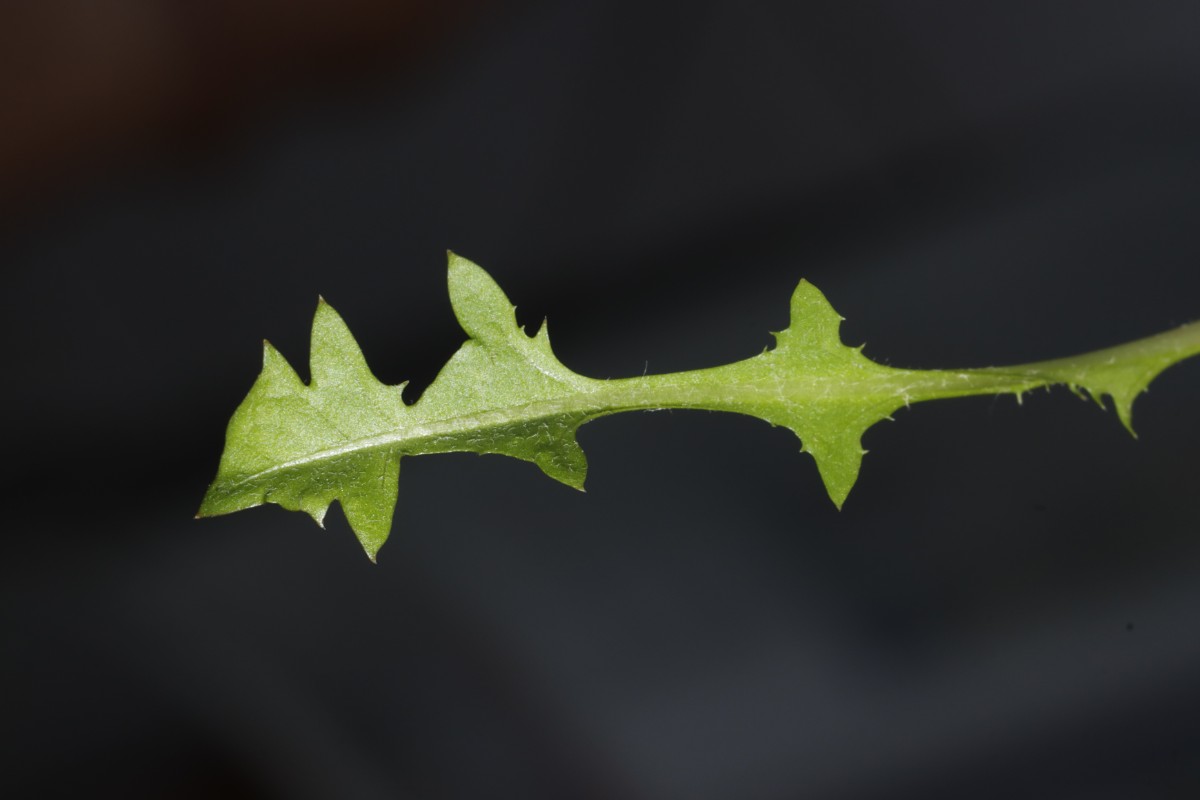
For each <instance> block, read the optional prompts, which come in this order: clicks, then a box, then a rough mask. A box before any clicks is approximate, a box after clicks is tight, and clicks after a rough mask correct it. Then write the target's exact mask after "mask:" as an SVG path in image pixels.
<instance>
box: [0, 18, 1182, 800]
mask: <svg viewBox="0 0 1200 800" xmlns="http://www.w3.org/2000/svg"><path fill="white" fill-rule="evenodd" d="M1197 41H1200V6H1197V4H1196V3H1195V2H1194V0H1180V1H1179V2H1170V1H1169V0H1168V1H1166V2H1155V3H1137V4H1135V3H1125V2H1110V1H1108V0H1101V1H1099V2H1068V3H1058V2H1045V1H1044V0H1042V1H1041V2H1013V0H1005V2H992V0H975V2H970V3H951V2H941V3H930V2H919V1H918V2H904V3H900V2H892V3H885V2H868V3H848V2H841V1H840V0H830V1H829V2H802V3H777V4H743V3H734V2H715V1H714V2H695V3H640V2H620V1H618V0H607V1H606V0H581V1H580V2H574V3H552V2H527V3H513V4H487V3H484V2H482V1H481V0H480V1H478V2H439V3H434V2H429V1H428V0H409V2H383V1H382V0H353V1H352V2H348V1H347V0H341V2H338V3H334V2H332V0H304V2H294V1H293V2H289V3H284V2H280V1H279V0H238V1H237V2H234V1H233V0H228V1H223V2H209V3H204V4H199V3H195V4H193V3H186V2H182V0H179V1H177V2H172V0H124V1H123V2H116V1H114V2H107V3H92V2H88V1H87V0H44V1H43V2H40V3H36V4H34V3H28V4H22V3H11V4H5V5H3V6H0V53H2V54H3V56H2V59H3V63H4V64H5V67H4V69H3V71H2V72H0V209H2V212H0V264H3V266H4V276H5V278H4V289H5V299H6V302H5V310H6V313H5V314H4V316H3V321H2V323H0V324H2V325H3V340H2V341H3V344H4V359H3V370H4V375H5V378H4V388H5V391H4V392H3V398H4V406H5V409H4V410H5V414H4V420H5V423H6V428H5V451H6V453H7V457H6V458H5V459H4V470H5V475H4V480H3V486H4V491H5V495H6V497H5V502H4V505H5V517H4V526H3V534H2V536H0V679H2V685H3V690H2V691H0V734H2V736H3V742H2V743H0V744H2V745H3V746H2V748H0V795H3V796H4V797H6V798H7V797H12V798H40V797H109V796H112V797H123V798H210V797H220V798H314V799H316V798H352V799H355V800H357V798H427V799H428V800H438V799H439V798H490V797H497V798H509V797H513V798H529V799H530V800H539V799H540V798H696V799H697V800H707V799H710V798H711V799H712V800H718V799H723V798H737V799H738V800H745V799H747V798H754V799H757V798H761V799H762V800H773V799H774V798H792V797H805V798H853V799H854V800H883V799H885V798H964V797H970V798H1012V797H1035V798H1041V797H1046V798H1089V799H1094V798H1126V797H1136V798H1151V797H1154V798H1157V797H1166V798H1174V797H1196V796H1200V492H1198V491H1197V488H1196V474H1197V473H1196V466H1195V465H1196V453H1197V451H1198V449H1200V422H1198V418H1197V415H1196V408H1197V403H1198V402H1200V363H1186V364H1184V365H1182V366H1179V367H1177V368H1175V369H1173V370H1171V371H1169V372H1167V373H1166V374H1165V375H1164V376H1163V377H1162V378H1160V379H1159V381H1158V382H1156V383H1155V384H1154V387H1153V389H1152V391H1151V393H1150V394H1149V395H1147V396H1145V397H1143V398H1142V399H1141V400H1139V402H1138V405H1137V410H1136V414H1135V417H1136V419H1135V422H1136V424H1137V427H1138V431H1139V434H1140V439H1139V440H1137V441H1135V440H1134V439H1132V438H1131V437H1129V436H1128V435H1127V434H1126V433H1125V432H1124V431H1123V430H1122V429H1121V427H1120V425H1119V424H1118V423H1117V421H1116V419H1115V416H1113V415H1112V414H1111V413H1102V412H1100V411H1099V410H1098V409H1097V408H1096V407H1095V406H1094V405H1093V404H1088V403H1082V402H1080V401H1079V400H1078V399H1076V398H1075V397H1073V396H1071V394H1070V393H1068V392H1066V391H1055V392H1050V393H1044V392H1038V393H1035V394H1034V395H1032V396H1029V397H1027V398H1026V400H1025V403H1024V404H1023V405H1020V406H1018V405H1017V404H1016V402H1014V401H1013V400H1012V399H1011V398H1000V399H988V398H976V399H971V400H963V401H955V402H947V403H944V404H927V405H924V406H919V407H916V408H914V409H912V410H910V411H905V412H902V413H900V414H898V415H897V419H896V422H895V423H894V424H883V425H881V426H879V427H877V428H876V429H874V430H872V431H871V432H870V433H869V434H868V436H867V438H866V442H865V444H866V446H867V447H868V448H869V449H870V450H871V451H872V453H871V455H870V456H868V458H867V459H866V461H865V464H864V470H863V473H862V477H861V479H860V482H859V484H858V486H857V488H856V489H855V491H854V492H853V493H852V494H851V496H850V499H849V501H848V503H847V504H846V507H845V510H844V511H842V512H841V513H838V512H836V511H835V510H834V509H833V506H832V504H831V503H830V502H829V500H828V498H827V497H826V496H825V494H824V490H823V488H822V486H821V484H820V481H819V479H818V477H817V475H816V470H815V468H814V465H813V464H812V462H811V460H810V459H809V458H808V457H807V456H803V455H800V454H798V453H797V449H798V446H797V443H796V441H795V440H794V438H793V437H791V435H790V434H788V433H786V432H784V431H782V430H775V429H771V428H770V427H769V426H767V425H764V424H763V423H761V422H758V421H755V420H752V419H748V418H738V417H733V416H729V415H715V414H708V415H706V414H700V413H682V412H680V413H661V414H646V415H624V416H621V417H617V418H613V419H607V420H603V421H600V422H596V423H593V424H591V425H589V426H588V427H586V428H584V429H583V431H582V433H581V441H582V443H583V445H584V447H585V449H586V450H587V452H588V454H589V457H590V461H591V477H590V478H589V491H588V493H587V494H586V495H580V494H578V493H575V492H573V491H571V490H569V489H567V488H565V487H563V486H561V485H558V484H555V483H554V482H552V481H550V480H548V479H546V478H545V477H543V476H542V475H540V474H539V473H538V472H537V470H536V469H535V468H534V467H532V466H531V465H529V464H525V463H521V462H515V461H510V460H506V459H502V458H494V457H488V458H479V457H475V456H465V455H463V456H439V457H436V458H433V457H431V458H420V459H408V460H406V461H405V465H404V475H403V477H402V480H401V482H400V499H399V508H398V511H397V519H396V525H395V530H394V532H393V536H392V540H391V541H390V542H389V543H388V544H387V546H386V547H385V548H384V549H383V552H382V553H381V556H380V563H379V565H378V566H373V565H372V564H370V563H369V562H368V561H367V559H366V558H364V557H363V555H362V552H361V550H360V549H359V547H358V545H357V543H356V542H355V541H354V539H353V537H352V535H351V533H350V531H349V530H348V528H347V526H346V524H345V522H344V520H343V519H342V517H341V515H340V513H338V512H334V513H332V514H331V518H330V521H329V524H328V528H329V529H328V530H327V531H324V532H323V531H321V530H319V529H317V528H316V527H315V526H313V525H312V523H311V522H310V521H308V520H307V519H306V518H304V517H303V516H302V515H298V514H289V513H286V512H283V511H281V510H280V509H278V508H274V507H268V508H264V509H255V510H252V511H248V512H244V513H241V514H237V515H234V516H230V517H224V518H220V519H215V520H205V521H202V522H196V521H193V520H192V514H193V513H194V511H195V509H196V507H197V505H198V504H199V501H200V498H201V496H202V494H203V491H204V488H205V486H206V485H207V482H208V481H209V480H210V479H211V478H212V476H213V474H214V472H215V469H216V464H217V460H218V457H219V454H220V450H221V444H222V437H223V432H224V425H225V422H226V420H227V418H228V415H229V414H230V412H231V411H232V410H233V408H234V407H235V406H236V404H237V403H238V402H239V401H240V400H241V398H242V396H243V395H244V393H245V392H246V390H247V389H248V388H249V386H250V384H251V382H252V381H253V379H254V377H255V375H256V374H257V371H258V367H259V358H260V348H259V340H260V339H262V338H263V337H264V336H265V337H269V338H270V339H271V340H272V342H274V343H275V344H276V345H277V346H278V347H279V348H280V349H281V350H282V351H283V352H284V353H285V354H286V355H287V356H288V357H289V358H290V359H291V360H292V361H293V363H294V364H296V365H297V366H298V367H299V368H300V369H301V373H302V374H303V373H304V364H305V361H306V357H307V336H308V326H309V322H310V319H311V314H312V312H313V309H314V306H315V301H316V297H317V294H318V293H322V294H324V296H325V297H327V298H328V299H329V300H330V301H331V302H332V303H333V304H334V305H335V306H336V307H337V308H338V309H339V310H340V311H341V312H342V314H343V315H344V316H345V317H346V318H347V320H348V322H349V324H350V326H351V328H352V329H353V330H354V331H355V333H356V334H357V336H358V338H359V340H360V342H361V344H362V345H363V348H364V350H365V352H366V354H367V357H368V360H369V361H370V363H371V364H372V365H373V366H374V368H375V370H376V373H377V374H378V375H379V377H380V378H381V379H383V380H386V381H388V382H393V383H395V382H399V381H401V380H405V379H409V380H411V381H412V382H413V383H412V385H411V387H410V389H409V393H408V396H409V397H410V398H415V397H417V396H418V395H419V392H420V390H421V388H423V387H424V386H425V385H427V384H428V383H429V381H431V380H432V379H433V377H434V375H435V374H436V372H437V369H438V367H439V366H440V365H441V364H442V363H444V361H445V359H446V358H447V357H448V356H449V355H450V354H451V353H452V352H453V351H454V350H455V348H456V347H457V346H458V344H459V343H460V341H461V339H462V334H461V332H460V331H459V330H458V329H457V326H456V324H455V322H454V319H453V316H452V314H451V312H450V308H449V303H448V301H447V299H446V292H445V286H444V279H445V278H444V263H445V262H444V258H445V256H444V253H445V250H446V249H447V248H451V249H453V250H455V251H456V252H459V253H461V254H463V255H465V256H467V257H469V258H472V259H474V260H476V261H478V262H479V263H481V264H483V265H484V266H485V267H486V268H487V269H489V270H490V271H491V272H492V274H493V275H494V276H495V277H496V278H497V279H498V280H499V282H500V283H501V285H502V286H504V287H505V289H506V290H507V291H508V293H509V295H510V297H512V298H513V300H514V301H515V302H516V303H517V304H518V305H519V315H520V318H521V320H522V321H523V322H525V323H536V322H538V321H540V319H541V318H542V317H543V316H549V317H550V321H551V326H552V331H553V334H554V337H555V344H556V349H557V350H558V352H559V355H560V357H561V358H562V360H563V361H564V362H565V363H566V364H568V365H569V366H571V367H573V368H575V369H576V370H578V371H580V372H582V373H584V374H588V375H592V376H596V377H617V376H626V375H632V374H639V373H642V372H643V371H646V370H649V371H651V372H663V371H669V370H677V369H688V368H693V367H702V366H710V365H715V364H719V363H724V362H726V361H730V360H734V359H738V358H743V357H747V356H750V355H753V354H754V353H756V352H758V351H760V350H761V349H762V348H764V347H765V346H767V345H769V344H770V343H771V338H770V336H769V335H768V333H767V332H768V331H769V330H778V329H780V328H782V327H784V326H785V325H786V324H787V301H788V297H789V295H790V292H791V290H792V289H793V287H794V286H795V284H796V282H797V281H798V280H799V279H800V278H801V277H807V278H809V279H810V280H812V281H813V282H814V283H816V284H817V285H818V286H820V287H821V288H822V289H823V290H824V291H825V293H826V294H827V295H828V296H829V298H830V299H831V301H832V302H833V303H834V305H835V307H837V308H838V310H839V311H840V312H841V313H842V314H843V315H844V316H846V317H847V318H848V322H847V323H846V324H845V325H844V326H843V333H844V336H845V338H846V340H847V341H848V342H850V343H852V344H856V343H860V342H863V341H865V342H866V343H867V353H868V354H869V355H871V356H873V357H874V358H876V359H877V360H880V361H882V362H884V363H888V364H893V365H896V366H907V367H952V366H982V365H988V364H999V363H1012V362H1020V361H1027V360H1033V359H1038V358H1046V357H1053V356H1058V355H1065V354H1069V353H1072V352H1078V351H1081V350H1086V349H1091V348H1096V347H1102V346H1106V345H1109V344H1114V343H1116V342H1119V341H1122V340H1126V339H1130V338H1134V337H1137V336H1142V335H1147V334H1151V333H1154V332H1157V331H1159V330H1163V329H1166V328H1169V327H1171V326H1173V325H1177V324H1180V323H1183V322H1186V321H1189V320H1191V319H1196V318H1200V272H1198V270H1197V267H1198V266H1200V224H1198V220H1200V47H1198V46H1197Z"/></svg>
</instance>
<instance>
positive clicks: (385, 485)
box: [340, 453, 400, 561]
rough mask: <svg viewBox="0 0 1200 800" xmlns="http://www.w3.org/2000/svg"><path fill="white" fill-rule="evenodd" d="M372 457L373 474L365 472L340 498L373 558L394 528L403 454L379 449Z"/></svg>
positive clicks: (352, 525)
mask: <svg viewBox="0 0 1200 800" xmlns="http://www.w3.org/2000/svg"><path fill="white" fill-rule="evenodd" d="M371 461H372V462H373V465H372V468H371V469H372V471H373V472H374V474H371V475H364V476H362V477H361V478H360V479H359V480H357V481H355V482H354V485H353V486H351V487H347V488H346V489H344V490H343V493H342V495H341V498H340V502H341V504H342V512H343V513H344V514H345V515H346V521H347V522H348V523H349V524H350V529H351V530H353V531H354V535H355V536H356V537H358V541H359V544H361V545H362V548H363V550H364V551H365V552H366V554H367V557H368V558H370V559H371V560H372V561H374V560H375V558H376V556H377V555H378V553H379V548H381V547H383V544H384V542H386V541H387V538H388V536H389V535H390V534H391V531H392V517H393V516H394V514H395V510H396V493H397V487H398V485H399V480H400V456H399V455H392V454H388V453H380V454H378V455H377V456H376V457H375V458H372V459H371Z"/></svg>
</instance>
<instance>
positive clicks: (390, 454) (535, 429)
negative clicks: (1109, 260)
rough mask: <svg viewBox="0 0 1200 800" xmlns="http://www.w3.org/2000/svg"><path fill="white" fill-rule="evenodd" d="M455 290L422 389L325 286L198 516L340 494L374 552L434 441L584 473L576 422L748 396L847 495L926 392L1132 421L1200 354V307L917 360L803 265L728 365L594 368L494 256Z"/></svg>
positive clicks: (574, 476) (746, 407) (752, 409)
mask: <svg viewBox="0 0 1200 800" xmlns="http://www.w3.org/2000/svg"><path fill="white" fill-rule="evenodd" d="M449 288H450V301H451V304H452V305H453V307H454V313H455V314H456V316H457V317H458V320H459V323H460V324H461V325H462V327H463V330H464V331H466V333H467V335H468V336H469V337H470V338H469V339H468V340H467V341H466V342H465V343H464V344H463V345H462V347H461V348H460V349H459V350H458V352H456V353H455V354H454V356H453V357H451V359H450V360H449V362H447V364H446V366H445V367H443V368H442V371H441V372H440V373H439V374H438V376H437V378H436V379H435V380H434V382H433V383H432V384H431V385H430V386H429V388H428V389H426V391H425V393H424V394H423V395H422V396H421V398H420V399H419V400H418V401H417V402H416V403H414V404H412V405H411V406H410V405H406V404H405V403H404V401H403V400H402V399H401V391H402V390H403V388H404V384H401V385H399V386H386V385H384V384H382V383H380V382H379V381H378V380H377V379H376V378H375V376H374V375H372V374H371V371H370V369H369V368H368V367H367V364H366V361H365V359H364V358H363V355H362V351H361V350H360V349H359V347H358V344H357V343H356V342H355V341H354V338H353V337H352V336H351V335H350V331H349V330H348V329H347V328H346V325H345V323H344V322H343V321H342V319H341V317H339V316H338V314H337V313H336V312H335V311H334V310H333V309H332V308H331V307H330V306H329V305H328V304H326V303H325V302H324V301H321V302H320V303H319V304H318V306H317V313H316V318H315V319H314V321H313V332H312V348H311V357H310V372H311V381H310V382H309V384H308V385H305V384H304V383H303V382H302V381H301V380H300V378H299V377H298V376H297V375H296V373H295V371H294V370H293V369H292V368H291V366H289V365H288V363H287V361H285V360H284V358H283V356H281V355H280V354H279V353H278V352H277V351H276V350H275V349H274V348H273V347H271V345H270V344H267V343H264V348H263V370H262V373H261V374H260V375H259V377H258V380H257V381H255V383H254V386H253V387H252V388H251V390H250V393H249V394H248V395H247V397H246V399H245V400H244V401H243V402H242V404H241V406H239V407H238V409H237V410H236V411H235V412H234V415H233V418H232V419H231V420H230V422H229V429H228V431H227V433H226V444H225V452H224V454H223V455H222V457H221V464H220V467H219V469H218V471H217V477H216V480H215V481H214V482H213V484H212V485H211V486H210V487H209V489H208V493H207V494H206V495H205V498H204V501H203V503H202V505H201V507H200V513H199V514H198V516H214V515H217V514H227V513H230V512H233V511H238V510H241V509H244V508H250V507H252V506H257V505H261V504H263V503H277V504H279V505H281V506H283V507H284V508H287V509H291V510H297V511H305V512H307V513H308V514H310V515H311V516H312V517H313V518H314V519H315V520H316V521H317V522H318V523H321V522H322V520H323V519H324V517H325V514H326V512H327V511H328V509H329V506H330V504H331V503H333V502H334V501H338V502H340V503H341V505H342V508H343V510H344V512H345V514H346V519H347V520H348V521H349V523H350V527H351V528H352V529H353V530H354V532H355V534H356V535H357V536H358V539H359V541H360V542H361V544H362V546H363V549H364V550H365V551H366V552H367V555H368V556H369V557H370V558H371V559H372V560H374V559H375V556H376V554H377V553H378V551H379V548H380V547H381V546H382V545H383V543H384V541H385V540H386V539H387V537H388V534H389V532H390V531H391V527H392V514H393V510H394V508H395V504H396V493H397V481H398V479H399V475H400V460H401V458H402V457H403V456H411V455H423V454H428V453H446V452H472V453H497V454H501V455H507V456H512V457H514V458H519V459H523V460H525V461H531V462H533V463H534V464H536V465H537V466H538V467H539V468H541V470H542V471H543V472H545V473H546V474H547V475H549V476H550V477H552V478H554V479H555V480H558V481H561V482H563V483H565V484H567V485H568V486H572V487H575V488H578V489H582V488H583V482H584V478H585V476H586V474H587V461H586V459H585V457H584V454H583V451H582V450H581V449H580V447H579V444H578V443H577V442H576V439H575V432H576V430H577V429H578V428H579V426H580V425H582V424H584V423H585V422H587V421H589V420H592V419H595V418H597V417H601V416H605V415H608V414H615V413H619V412H622V411H633V410H640V409H665V408H693V409H708V410H713V411H730V412H735V413H740V414H747V415H750V416H754V417H758V418H759V419H763V420H766V421H767V422H769V423H771V424H772V425H778V426H781V427H785V428H788V429H790V430H791V431H792V432H793V433H795V434H796V436H797V437H799V439H800V441H801V444H802V449H803V450H804V451H805V452H807V453H809V454H811V455H812V456H813V458H814V459H815V460H816V463H817V468H818V470H819V472H820V474H821V478H822V480H823V481H824V483H825V487H826V490H827V491H828V493H829V496H830V498H831V499H832V500H833V502H834V503H835V504H837V506H838V507H839V508H840V507H841V506H842V504H843V503H844V502H845V500H846V497H847V495H848V494H849V492H850V489H851V488H852V487H853V486H854V483H855V482H856V480H857V479H858V473H859V469H860V467H861V464H862V457H863V454H864V452H865V451H864V450H863V449H862V443H861V442H862V435H863V433H865V432H866V430H867V429H868V428H870V427H871V426H872V425H874V424H875V423H876V422H878V421H880V420H882V419H887V418H889V417H890V416H891V415H892V414H893V413H894V412H895V411H896V410H897V409H899V408H902V407H905V406H907V405H910V404H911V403H916V402H922V401H925V400H937V399H944V398H951V397H963V396H967V395H976V394H1003V393H1008V394H1016V395H1017V396H1018V397H1020V395H1021V394H1022V393H1024V392H1027V391H1029V390H1030V389H1033V388H1036V387H1041V386H1050V385H1053V384H1066V385H1067V386H1069V387H1070V388H1071V389H1072V390H1073V391H1075V392H1076V393H1078V394H1083V393H1085V392H1086V393H1087V394H1088V395H1090V396H1092V397H1093V398H1095V399H1096V400H1097V401H1098V402H1100V403H1101V404H1103V398H1104V397H1105V396H1107V397H1111V398H1112V400H1113V403H1114V405H1115V407H1116V410H1117V414H1118V416H1119V418H1120V420H1121V422H1122V423H1123V424H1124V425H1125V426H1126V427H1127V428H1129V430H1130V431H1131V432H1132V430H1133V429H1132V408H1133V401H1134V399H1135V398H1136V397H1137V396H1138V395H1139V394H1140V393H1141V392H1143V391H1145V389H1146V387H1147V385H1148V384H1149V383H1150V382H1151V381H1152V380H1153V379H1154V378H1155V377H1156V376H1157V375H1158V374H1159V373H1160V372H1162V371H1163V370H1164V369H1166V368H1167V367H1169V366H1171V365H1172V364H1175V363H1178V362H1179V361H1181V360H1183V359H1185V358H1189V357H1191V356H1194V355H1196V354H1197V353H1200V323H1192V324H1190V325H1185V326H1183V327H1181V328H1177V329H1176V330H1173V331H1169V332H1167V333H1162V334H1158V335H1157V336H1151V337H1148V338H1146V339H1140V340H1138V341H1136V342H1131V343H1129V344H1124V345H1119V346H1117V347H1113V348H1108V349H1105V350H1099V351H1096V352H1093V353H1087V354H1084V355H1080V356H1074V357H1071V358H1063V359H1056V360H1053V361H1043V362H1037V363H1034V364H1025V365H1019V366H1014V367H1005V368H990V367H989V368H983V369H968V370H905V369H896V368H892V367H885V366H882V365H880V364H877V363H875V362H873V361H871V360H870V359H869V358H867V357H866V356H864V355H863V353H862V348H861V347H857V348H856V347H848V346H846V345H845V344H843V343H842V341H841V337H840V335H839V333H838V329H839V326H840V325H841V321H842V320H841V317H840V316H838V314H837V312H836V311H834V309H833V307H832V306H831V305H830V304H829V302H828V301H827V300H826V299H825V297H824V295H822V294H821V293H820V292H819V291H818V290H817V289H816V287H814V286H813V285H812V284H810V283H808V282H807V281H801V282H800V285H799V286H798V287H797V289H796V292H795V293H794V294H793V296H792V303H791V323H790V325H789V326H788V328H787V329H786V330H784V331H782V332H780V333H778V334H776V346H775V347H774V348H773V349H771V350H767V351H766V352H764V353H761V354H759V355H757V356H754V357H753V358H749V359H746V360H745V361H740V362H737V363H734V364H729V365H726V366H722V367H714V368H712V369H703V370H694V371H691V372H680V373H672V374H667V375H646V376H642V377H637V378H623V379H616V380H603V381H602V380H594V379H591V378H585V377H583V376H582V375H578V374H577V373H575V372H572V371H571V370H569V369H567V368H566V367H565V366H563V364H562V363H561V362H560V361H559V360H558V358H557V357H556V356H555V355H554V352H553V350H552V349H551V347H550V338H549V334H548V333H547V329H546V326H545V325H544V324H543V325H542V327H541V328H540V329H539V330H538V332H537V334H536V335H534V336H529V335H527V334H526V333H525V332H524V331H523V330H521V328H520V327H519V326H518V325H517V322H516V315H515V312H514V309H513V306H512V303H510V302H509V300H508V298H507V297H506V296H505V295H504V292H503V291H501V289H500V287H499V286H497V285H496V283H495V281H493V280H492V279H491V277H489V276H488V275H487V273H485V272H484V271H483V270H482V269H480V268H479V267H478V266H476V265H475V264H473V263H471V262H470V261H467V260H466V259H464V258H460V257H458V256H456V255H454V254H450V263H449Z"/></svg>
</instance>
